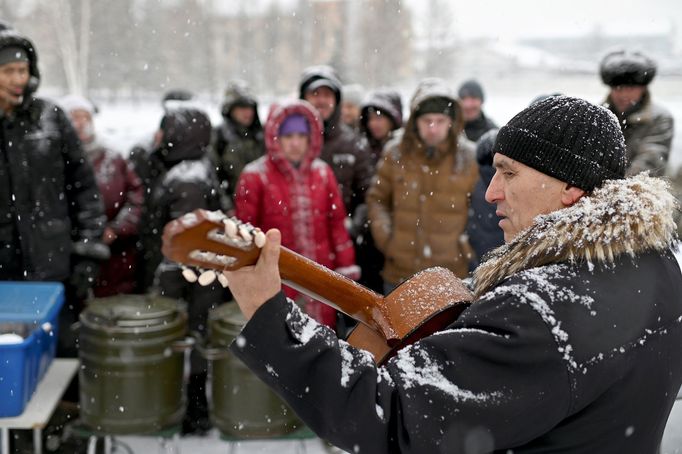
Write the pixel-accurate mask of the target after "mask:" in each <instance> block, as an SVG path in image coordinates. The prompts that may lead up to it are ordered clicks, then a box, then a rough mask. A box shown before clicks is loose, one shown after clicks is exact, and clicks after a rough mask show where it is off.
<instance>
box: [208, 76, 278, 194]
mask: <svg viewBox="0 0 682 454" xmlns="http://www.w3.org/2000/svg"><path fill="white" fill-rule="evenodd" d="M236 106H250V107H253V109H254V112H255V115H254V119H253V123H251V125H249V126H243V125H240V124H239V123H237V122H236V121H234V120H233V119H232V117H231V116H230V114H231V112H232V109H233V108H234V107H236ZM221 112H222V116H223V124H222V125H220V126H219V127H217V128H215V130H214V131H213V139H212V151H213V154H214V159H215V161H216V164H217V167H216V168H217V172H218V178H219V179H220V181H221V184H222V185H223V188H224V189H226V190H227V193H228V194H230V196H232V195H233V194H234V192H235V191H236V189H237V180H238V179H239V174H240V173H241V172H242V169H243V168H244V167H245V166H246V164H248V163H249V162H251V161H255V160H256V159H258V158H260V157H261V156H263V154H264V153H265V145H264V138H263V126H262V125H261V122H260V118H259V117H258V102H257V100H256V97H255V96H254V95H253V94H252V93H251V92H250V91H249V89H248V87H247V86H246V85H245V84H239V83H233V84H231V85H230V86H229V87H228V89H227V91H226V93H225V99H224V102H223V106H222V109H221Z"/></svg>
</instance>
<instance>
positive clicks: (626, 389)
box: [231, 175, 682, 454]
mask: <svg viewBox="0 0 682 454" xmlns="http://www.w3.org/2000/svg"><path fill="white" fill-rule="evenodd" d="M675 204H676V202H675V200H674V198H673V197H672V196H671V195H670V193H669V192H668V190H667V188H666V183H665V182H663V181H662V180H659V179H656V178H651V177H648V176H645V175H639V176H636V177H631V178H629V179H622V180H614V181H609V182H606V183H605V184H604V186H603V187H602V188H601V189H597V190H595V191H594V192H593V193H592V194H591V195H589V196H586V197H583V198H582V199H581V200H579V201H578V202H577V203H576V204H575V205H573V206H572V207H569V208H565V209H563V210H559V211H556V212H553V213H550V214H547V215H543V216H538V217H537V218H536V219H535V222H534V224H533V225H532V226H531V227H530V228H529V229H527V230H525V231H523V232H521V233H519V235H517V237H516V238H514V239H513V240H512V241H511V242H510V243H508V244H506V245H505V246H502V247H500V248H498V249H497V250H495V251H494V253H493V254H492V256H491V258H490V259H489V260H488V261H487V262H486V263H484V264H483V265H482V266H481V267H479V268H478V269H477V270H476V272H475V276H474V291H475V294H476V300H475V301H474V302H473V303H472V304H471V306H470V307H469V308H468V309H466V310H465V311H464V312H463V313H462V314H461V315H460V317H459V318H458V319H457V320H456V321H455V322H454V323H453V324H451V325H450V326H449V327H448V328H447V329H445V330H443V331H440V332H438V333H435V334H433V335H431V336H428V337H426V338H424V339H422V340H421V341H419V342H417V343H416V344H414V345H412V346H411V347H407V348H405V349H403V350H401V351H400V352H399V353H398V355H397V356H396V357H395V358H393V359H391V360H389V361H388V363H387V365H386V366H385V367H381V368H377V367H376V366H375V365H374V364H373V363H372V361H371V359H370V358H371V357H370V356H369V354H367V353H365V352H363V351H361V350H357V349H354V348H352V347H349V346H348V344H346V343H345V342H342V341H339V340H338V339H336V338H335V336H334V335H333V333H331V332H330V331H328V330H326V329H324V328H322V327H320V326H318V325H316V324H314V323H313V322H312V321H310V320H309V319H307V318H306V317H305V316H303V315H302V314H301V313H300V312H299V311H298V310H297V309H296V308H295V307H293V306H292V305H290V304H287V303H285V302H284V301H283V297H282V296H281V294H280V295H278V296H276V297H275V298H273V299H272V300H270V301H268V302H267V303H266V304H265V305H263V306H262V307H261V308H259V310H258V311H256V313H255V314H254V316H253V317H252V318H251V320H250V321H249V323H248V324H247V325H246V327H245V328H244V330H243V331H242V332H241V335H240V339H241V341H240V342H239V343H236V344H233V345H232V346H231V350H232V352H234V353H235V354H236V355H237V356H238V357H240V358H241V359H242V361H244V362H245V363H246V364H247V365H248V366H249V367H250V368H251V369H252V370H254V371H255V373H256V374H257V375H258V376H259V377H260V378H261V379H263V380H265V381H266V382H267V383H268V384H269V385H270V386H272V387H273V388H274V389H275V390H276V391H277V392H278V393H279V394H280V395H281V396H282V397H283V398H284V399H285V400H286V401H287V402H288V403H289V404H290V406H291V407H292V408H293V410H294V411H295V412H296V414H297V415H298V416H299V417H301V418H302V419H303V421H304V422H306V423H307V424H309V426H310V427H311V428H312V429H313V430H314V431H315V432H316V433H317V434H318V435H319V436H320V437H322V438H324V439H327V440H329V441H331V442H332V443H334V444H335V445H337V446H339V447H341V448H342V449H344V450H347V451H349V452H371V453H373V454H382V453H391V454H397V453H420V454H421V453H427V452H428V453H444V454H445V453H448V454H457V453H471V452H476V453H488V452H494V453H508V452H514V453H540V452H542V453H549V452H553V453H554V452H570V453H575V454H592V453H597V452H598V453H606V454H610V453H613V454H616V453H618V454H620V453H638V454H654V453H656V452H657V448H658V445H659V443H660V440H661V436H662V434H663V429H664V427H665V423H666V419H667V417H668V414H669V412H670V409H671V407H672V405H673V403H674V400H675V396H676V395H677V391H678V389H679V388H680V384H681V383H682V358H681V357H680V351H679V350H680V349H679V346H680V345H681V344H682V275H681V274H680V268H679V265H678V264H677V262H676V260H675V258H674V256H673V255H672V253H671V251H670V246H671V245H672V244H673V242H674V241H675V240H676V238H675V235H674V228H675V226H674V223H673V220H672V211H673V209H674V207H675ZM263 333H267V336H263Z"/></svg>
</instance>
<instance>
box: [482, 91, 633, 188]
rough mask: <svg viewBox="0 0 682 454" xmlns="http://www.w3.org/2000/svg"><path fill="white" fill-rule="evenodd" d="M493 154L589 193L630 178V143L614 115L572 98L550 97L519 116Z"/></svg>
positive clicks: (503, 132) (503, 133) (502, 134)
mask: <svg viewBox="0 0 682 454" xmlns="http://www.w3.org/2000/svg"><path fill="white" fill-rule="evenodd" d="M493 153H501V154H503V155H505V156H507V157H509V158H512V159H515V160H517V161H519V162H521V163H523V164H525V165H527V166H530V167H533V168H534V169H536V170H539V171H540V172H542V173H544V174H546V175H549V176H552V177H554V178H556V179H558V180H561V181H564V182H566V183H569V184H572V185H574V186H577V187H579V188H581V189H584V190H585V191H591V190H592V189H594V188H595V187H597V186H600V185H601V184H602V183H603V182H604V181H605V180H612V179H618V178H623V177H624V176H625V161H626V158H625V140H624V138H623V133H622V132H621V130H620V126H619V125H618V120H617V119H616V117H615V115H613V113H611V112H610V111H609V110H607V109H605V108H604V107H601V106H596V105H594V104H591V103H589V102H587V101H585V100H583V99H579V98H572V97H569V96H552V97H549V98H547V99H544V100H542V101H540V102H537V103H535V104H532V105H530V106H529V107H527V108H525V109H524V110H522V111H521V112H519V113H518V114H516V116H514V118H512V119H511V120H510V121H509V123H507V124H506V125H505V126H503V127H502V128H501V129H500V132H499V133H498V135H497V140H496V141H495V146H494V147H493Z"/></svg>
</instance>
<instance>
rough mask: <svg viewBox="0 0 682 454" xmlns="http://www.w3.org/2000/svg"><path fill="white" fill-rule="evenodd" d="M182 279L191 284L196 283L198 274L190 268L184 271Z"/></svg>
mask: <svg viewBox="0 0 682 454" xmlns="http://www.w3.org/2000/svg"><path fill="white" fill-rule="evenodd" d="M182 277H184V278H185V280H186V281H187V282H190V283H194V282H196V281H197V273H195V272H194V271H192V270H191V269H190V268H183V269H182Z"/></svg>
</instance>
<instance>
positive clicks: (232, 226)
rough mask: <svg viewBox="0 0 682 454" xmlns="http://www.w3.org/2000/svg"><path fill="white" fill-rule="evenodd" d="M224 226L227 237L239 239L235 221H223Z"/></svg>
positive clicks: (229, 219)
mask: <svg viewBox="0 0 682 454" xmlns="http://www.w3.org/2000/svg"><path fill="white" fill-rule="evenodd" d="M223 224H224V225H225V235H227V236H229V237H230V238H236V237H237V223H236V222H234V220H233V219H231V218H228V219H224V220H223Z"/></svg>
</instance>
